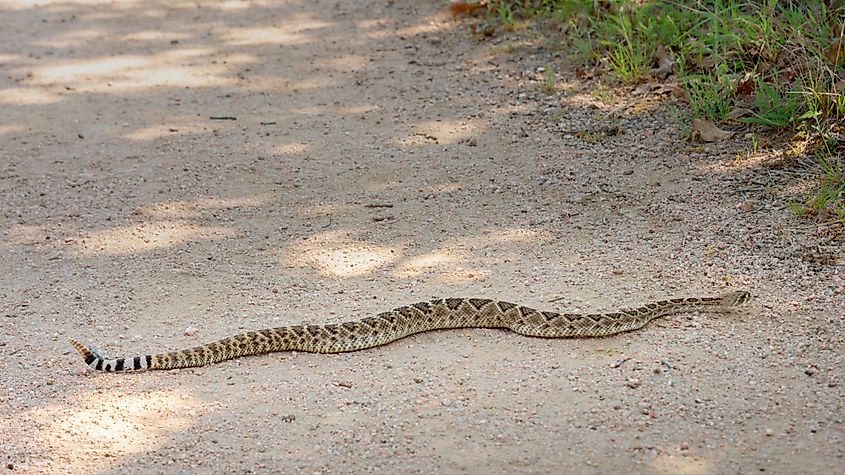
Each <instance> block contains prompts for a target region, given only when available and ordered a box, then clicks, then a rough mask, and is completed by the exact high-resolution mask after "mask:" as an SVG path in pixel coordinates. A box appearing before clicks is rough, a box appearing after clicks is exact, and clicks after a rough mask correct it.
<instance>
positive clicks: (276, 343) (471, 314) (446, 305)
mask: <svg viewBox="0 0 845 475" xmlns="http://www.w3.org/2000/svg"><path fill="white" fill-rule="evenodd" d="M750 299H751V294H750V293H748V292H743V291H740V292H732V293H729V294H725V295H722V296H719V297H690V298H679V299H671V300H662V301H660V302H654V303H650V304H648V305H644V306H642V307H639V308H635V309H629V310H622V311H619V312H615V313H588V314H569V313H557V312H544V311H539V310H535V309H533V308H530V307H525V306H522V305H516V304H513V303H509V302H502V301H498V300H488V299H475V298H471V299H466V298H448V299H437V300H431V301H428V302H419V303H415V304H412V305H406V306H404V307H399V308H396V309H393V310H391V311H389V312H384V313H381V314H378V315H376V316H374V317H367V318H364V319H361V320H356V321H353V322H347V323H341V324H330V325H293V326H284V327H279V328H269V329H266V330H259V331H253V332H248V333H242V334H240V335H234V336H230V337H228V338H224V339H222V340H218V341H215V342H212V343H207V344H205V345H202V346H197V347H195V348H190V349H185V350H178V351H172V352H168V353H160V354H153V355H144V356H135V357H130V358H107V357H105V356H104V355H103V354H102V353H101V352H100V351H99V350H97V349H96V348H94V347H89V346H87V345H84V344H82V343H80V342H78V341H76V340H72V339H71V340H70V343H71V344H72V345H73V347H74V348H75V349H76V350H77V351H78V352H79V354H80V355H82V358H83V359H84V360H85V364H87V365H88V366H90V367H92V368H94V369H95V370H98V371H109V372H111V371H129V370H148V369H174V368H189V367H193V366H205V365H208V364H212V363H218V362H220V361H224V360H229V359H232V358H239V357H241V356H249V355H260V354H264V353H271V352H276V351H308V352H312V353H342V352H346V351H356V350H363V349H365V348H372V347H375V346H379V345H384V344H386V343H390V342H392V341H396V340H398V339H400V338H404V337H406V336H408V335H413V334H415V333H420V332H425V331H429V330H442V329H448V328H506V329H510V330H511V331H514V332H516V333H519V334H520V335H526V336H537V337H546V338H580V337H599V336H609V335H615V334H617V333H621V332H626V331H631V330H637V329H639V328H642V327H643V326H645V325H646V324H647V323H648V322H650V321H652V320H654V319H655V318H658V317H662V316H664V315H670V314H674V313H681V312H687V311H709V312H728V311H731V310H733V309H734V308H736V307H739V306H740V305H742V304H744V303H745V302H747V301H749V300H750Z"/></svg>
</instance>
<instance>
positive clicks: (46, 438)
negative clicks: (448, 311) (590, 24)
mask: <svg viewBox="0 0 845 475" xmlns="http://www.w3.org/2000/svg"><path fill="white" fill-rule="evenodd" d="M443 6H444V4H443V3H441V2H415V1H404V0H403V1H375V0H369V1H357V0H355V1H350V0H344V1H340V0H312V1H287V2H260V1H258V2H251V1H225V2H181V1H175V2H170V1H168V2H164V1H160V2H156V1H148V2H98V1H96V0H91V1H81V0H80V1H70V2H50V1H38V2H24V1H9V0H0V45H2V46H0V70H2V72H3V74H2V75H1V76H0V107H2V111H3V114H0V230H2V235H0V268H1V269H2V275H0V352H2V358H0V384H1V385H2V391H0V456H2V464H3V467H4V468H3V470H5V471H6V472H8V473H12V472H14V473H128V472H129V473H134V472H141V473H159V472H162V473H186V472H187V471H191V472H197V473H242V472H259V473H266V472H277V473H351V472H355V473H361V472H377V473H385V472H401V473H430V472H431V470H432V469H435V471H436V472H439V473H461V472H474V473H497V472H505V471H508V472H512V471H516V472H524V473H572V471H577V472H581V473H621V472H625V473H750V472H752V471H754V472H756V471H766V472H774V473H795V472H805V473H824V472H827V473H830V472H831V471H833V470H834V468H836V467H841V465H842V463H843V459H842V457H843V451H844V449H843V447H845V445H843V436H844V435H845V427H843V418H845V407H843V406H845V386H843V385H845V377H844V376H845V370H843V355H845V344H844V343H845V329H843V317H844V316H845V311H843V309H845V297H843V294H845V281H844V280H843V268H842V265H841V262H842V261H841V258H840V260H838V261H837V258H838V254H837V252H838V250H837V249H834V250H833V251H831V250H830V249H828V248H824V249H822V248H818V247H814V246H812V245H809V244H807V243H808V242H812V241H807V236H811V237H812V236H816V235H817V234H818V232H817V231H818V230H816V229H814V228H813V227H812V226H810V228H808V227H807V224H806V223H803V222H800V221H798V220H797V219H796V218H795V217H794V216H793V215H792V214H791V213H790V212H789V211H788V210H787V209H786V208H785V206H784V202H783V199H782V197H778V196H769V197H766V196H765V195H761V194H760V193H758V192H755V191H753V190H752V191H749V186H748V183H749V177H751V176H752V175H754V174H755V173H757V172H758V171H759V170H758V165H759V163H758V162H755V161H754V160H753V159H743V158H742V157H741V155H740V156H739V158H738V153H737V151H738V150H741V148H740V147H741V144H740V143H739V142H737V143H733V142H731V143H723V144H715V145H707V146H704V147H700V146H698V145H696V144H689V143H687V142H685V141H684V140H683V139H682V135H683V134H682V133H681V131H680V130H679V128H678V125H677V124H676V121H674V120H673V112H672V110H671V108H667V107H664V106H661V105H660V104H661V101H660V100H658V98H656V97H651V95H650V93H648V92H646V93H645V95H641V96H637V95H636V94H634V93H630V92H626V91H625V90H621V91H622V92H620V90H618V89H609V90H604V89H601V88H602V87H603V86H601V85H600V84H598V83H597V82H593V83H590V84H588V85H585V84H584V83H581V82H578V81H577V80H576V79H575V74H574V70H573V68H572V67H570V66H567V65H566V63H564V62H563V61H562V60H560V59H557V58H554V57H553V56H551V54H550V53H549V51H548V50H546V49H542V48H539V47H538V45H540V44H542V43H543V41H542V40H543V38H541V37H540V36H539V34H537V33H534V32H532V31H531V30H530V29H528V30H522V31H519V32H515V33H507V32H503V33H501V34H500V35H498V36H496V37H495V38H492V39H489V40H486V41H484V42H478V41H476V40H475V39H473V38H472V35H471V33H470V30H469V28H468V25H467V24H466V23H462V22H461V21H456V20H453V19H452V18H450V17H449V16H448V15H446V14H444V13H443V11H442V8H443ZM549 67H551V68H553V70H554V72H555V74H556V86H555V87H556V90H555V91H554V92H551V93H550V92H547V91H544V90H543V89H544V78H545V77H546V69H545V68H549ZM640 92H642V91H640ZM823 231H824V230H821V232H822V233H823ZM734 289H748V290H750V291H751V292H753V293H754V295H755V296H756V299H755V300H754V302H753V303H752V305H751V306H750V308H749V310H748V311H746V312H743V313H741V314H739V315H735V316H713V315H710V316H707V315H696V314H690V315H679V316H675V317H670V318H667V319H665V320H662V321H660V322H655V324H652V325H650V326H649V327H647V328H646V329H644V330H642V331H639V332H635V333H630V334H626V335H622V336H617V337H612V338H604V339H594V340H543V339H530V338H525V337H521V336H518V335H514V334H510V333H507V332H503V331H493V330H461V331H448V332H436V333H428V334H422V335H418V336H414V337H411V338H408V339H406V340H403V341H400V342H398V343H396V344H393V345H390V346H386V347H382V348H378V349H374V350H368V351H363V352H358V353H350V354H342V355H331V356H324V355H312V354H274V355H267V356H263V357H255V358H244V359H240V360H236V361H230V362H226V363H222V364H218V365H215V366H210V367H205V368H199V369H191V370H177V371H172V372H151V373H138V374H121V375H113V374H97V373H94V372H92V371H90V370H89V369H88V368H86V367H85V366H84V365H83V363H82V362H81V361H80V360H79V358H78V356H77V355H76V354H74V353H72V351H71V348H70V346H69V345H68V344H67V341H66V339H65V336H73V337H77V338H81V339H83V340H85V341H88V342H90V343H94V344H96V345H98V346H100V347H101V348H102V349H103V350H104V351H105V352H106V353H108V354H111V355H126V356H129V355H133V354H137V353H147V352H157V351H162V350H168V349H174V348H181V347H185V346H194V345H197V344H200V343H203V342H207V341H211V340H213V339H217V338H221V337H224V336H227V335H230V334H232V333H236V332H241V331H244V330H251V329H258V328H264V327H270V326H279V325H283V324H289V323H290V324H294V323H301V322H308V323H315V322H339V321H344V320H348V319H353V318H360V317H364V316H368V315H372V314H374V313H377V312H380V311H383V310H386V309H389V308H392V307H395V306H398V305H401V304H405V303H408V302H413V301H417V300H425V299H428V298H431V297H434V296H439V297H445V296H479V297H490V298H501V299H506V300H510V301H514V302H519V303H523V304H527V305H531V306H534V307H538V308H548V309H558V310H566V311H571V312H575V311H588V310H590V311H593V310H612V309H616V308H619V307H626V306H633V305H639V304H641V303H644V302H647V301H651V300H655V299H660V298H666V297H673V296H685V295H698V294H705V295H708V294H718V293H721V292H724V291H730V290H734ZM6 472H4V473H6Z"/></svg>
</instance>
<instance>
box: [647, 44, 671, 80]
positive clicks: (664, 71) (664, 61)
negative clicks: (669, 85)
mask: <svg viewBox="0 0 845 475" xmlns="http://www.w3.org/2000/svg"><path fill="white" fill-rule="evenodd" d="M673 66H675V60H674V58H672V53H670V52H669V51H668V50H666V48H664V47H662V46H661V47H660V49H658V50H657V67H656V68H654V69H652V70H651V75H652V76H654V77H656V78H659V79H666V78H667V77H669V76H670V75H671V74H672V68H673Z"/></svg>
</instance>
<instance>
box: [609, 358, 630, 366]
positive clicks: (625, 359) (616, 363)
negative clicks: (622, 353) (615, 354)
mask: <svg viewBox="0 0 845 475" xmlns="http://www.w3.org/2000/svg"><path fill="white" fill-rule="evenodd" d="M631 358H633V356H626V357H624V358H622V359H621V360H619V361H617V362H615V363H613V364H611V365H610V367H611V368H618V367H620V366H622V363H624V362H626V361H628V360H630V359H631Z"/></svg>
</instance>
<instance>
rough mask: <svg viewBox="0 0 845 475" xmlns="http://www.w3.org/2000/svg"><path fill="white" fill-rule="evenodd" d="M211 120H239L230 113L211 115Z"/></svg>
mask: <svg viewBox="0 0 845 475" xmlns="http://www.w3.org/2000/svg"><path fill="white" fill-rule="evenodd" d="M209 119H211V120H238V118H237V117H232V116H230V115H213V116H211V117H209Z"/></svg>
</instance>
